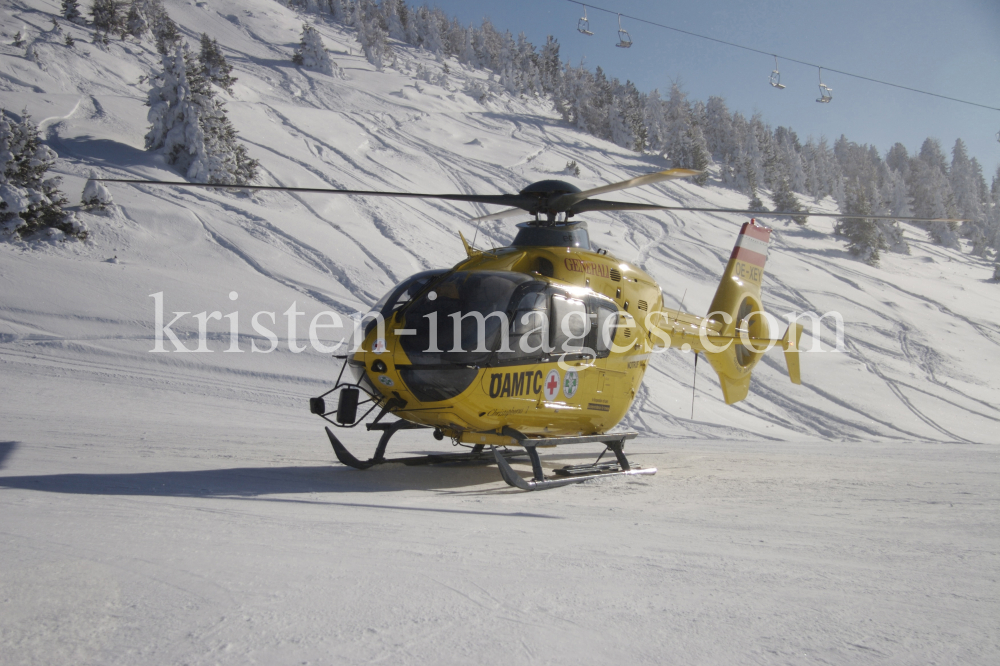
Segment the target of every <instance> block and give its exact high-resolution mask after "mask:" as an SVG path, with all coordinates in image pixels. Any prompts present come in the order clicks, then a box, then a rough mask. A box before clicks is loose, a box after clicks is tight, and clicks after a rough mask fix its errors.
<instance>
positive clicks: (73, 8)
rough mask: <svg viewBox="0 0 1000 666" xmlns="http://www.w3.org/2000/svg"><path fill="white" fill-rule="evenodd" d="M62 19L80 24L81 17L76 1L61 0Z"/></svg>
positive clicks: (78, 4)
mask: <svg viewBox="0 0 1000 666" xmlns="http://www.w3.org/2000/svg"><path fill="white" fill-rule="evenodd" d="M60 11H61V12H62V17H63V18H64V19H66V20H67V21H71V22H73V23H82V22H83V15H82V14H80V3H79V2H77V0H62V9H61V10H60Z"/></svg>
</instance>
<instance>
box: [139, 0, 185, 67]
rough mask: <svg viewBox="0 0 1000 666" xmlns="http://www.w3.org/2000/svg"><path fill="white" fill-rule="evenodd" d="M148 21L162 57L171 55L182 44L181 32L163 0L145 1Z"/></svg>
mask: <svg viewBox="0 0 1000 666" xmlns="http://www.w3.org/2000/svg"><path fill="white" fill-rule="evenodd" d="M145 3H146V9H145V14H146V20H147V22H148V23H149V29H150V31H151V32H152V33H153V40H154V41H155V42H156V50H157V52H158V53H159V54H160V55H163V56H165V55H169V54H171V53H173V52H174V50H176V49H177V47H178V46H179V45H180V43H181V32H180V30H179V29H178V28H177V24H176V23H174V20H173V19H172V18H170V15H168V14H167V10H166V9H165V8H164V7H163V3H162V2H161V0H145Z"/></svg>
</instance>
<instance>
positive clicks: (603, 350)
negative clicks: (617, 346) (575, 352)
mask: <svg viewBox="0 0 1000 666" xmlns="http://www.w3.org/2000/svg"><path fill="white" fill-rule="evenodd" d="M591 305H592V306H593V310H594V314H595V315H596V316H595V319H596V325H595V326H594V331H593V347H592V348H593V349H594V351H596V352H597V358H605V357H607V356H608V354H610V353H611V345H612V343H614V341H615V333H616V332H617V331H618V308H617V307H615V304H614V303H613V302H611V301H610V300H609V301H608V302H607V303H605V302H602V301H600V300H598V299H596V298H592V299H591Z"/></svg>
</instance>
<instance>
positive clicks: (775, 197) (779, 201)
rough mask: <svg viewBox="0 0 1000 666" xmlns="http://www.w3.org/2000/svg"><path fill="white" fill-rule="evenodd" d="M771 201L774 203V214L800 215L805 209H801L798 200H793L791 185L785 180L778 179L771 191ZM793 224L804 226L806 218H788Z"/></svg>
mask: <svg viewBox="0 0 1000 666" xmlns="http://www.w3.org/2000/svg"><path fill="white" fill-rule="evenodd" d="M771 201H772V202H773V203H774V212H776V213H802V212H805V209H803V208H802V204H800V203H799V200H798V199H796V198H795V194H793V193H792V188H791V185H790V184H789V182H788V179H787V178H784V177H782V178H780V179H779V180H778V182H777V184H776V185H775V187H774V189H773V190H772V194H771ZM789 217H790V218H791V219H792V221H793V222H795V223H796V224H805V223H806V218H805V217H804V216H799V215H790V216H789Z"/></svg>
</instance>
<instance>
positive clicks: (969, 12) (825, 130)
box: [428, 0, 1000, 183]
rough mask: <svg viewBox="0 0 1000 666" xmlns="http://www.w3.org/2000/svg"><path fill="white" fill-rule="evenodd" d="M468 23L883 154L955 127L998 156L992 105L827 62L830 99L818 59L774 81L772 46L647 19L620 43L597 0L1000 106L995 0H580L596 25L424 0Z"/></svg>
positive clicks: (983, 157) (975, 152) (457, 0)
mask: <svg viewBox="0 0 1000 666" xmlns="http://www.w3.org/2000/svg"><path fill="white" fill-rule="evenodd" d="M428 4H430V5H432V6H437V7H439V8H441V9H443V10H444V11H445V12H446V13H448V15H449V16H453V17H457V18H459V19H460V20H461V21H462V22H463V23H464V24H469V23H476V24H477V25H478V24H479V23H480V22H481V21H482V19H483V17H484V16H488V17H489V18H490V19H491V20H492V21H493V24H494V25H495V26H496V27H497V28H499V29H501V30H510V31H511V32H512V33H514V34H515V35H516V34H517V33H518V32H524V33H525V35H526V36H527V37H528V39H529V40H530V41H532V42H533V43H534V44H535V45H536V47H540V46H541V45H542V44H544V43H545V37H546V36H547V35H549V34H551V35H554V36H555V37H556V38H557V39H558V40H559V44H560V53H561V55H562V57H563V60H567V59H569V60H570V61H571V62H573V63H574V64H577V63H579V62H580V61H581V59H582V60H585V62H586V64H587V66H588V67H589V68H590V69H594V68H595V67H597V66H600V67H601V68H602V69H604V70H605V72H607V73H608V75H609V76H614V77H617V78H619V79H620V80H622V81H624V80H626V79H631V80H632V81H633V82H634V83H635V84H636V85H637V86H638V87H639V89H640V90H643V91H646V92H648V91H650V90H652V89H654V88H658V89H660V90H661V91H668V90H669V89H670V85H671V83H672V82H678V83H680V84H681V85H682V88H683V90H684V91H685V92H687V93H688V95H689V98H690V99H692V100H697V99H700V100H703V101H706V100H707V99H708V97H709V96H711V95H718V96H721V97H723V98H725V99H726V101H727V103H728V105H729V108H730V110H734V111H735V110H738V111H740V112H742V113H744V114H745V115H747V116H749V115H750V114H752V113H754V112H755V111H759V112H760V113H761V115H762V116H763V118H764V121H765V122H767V123H768V124H770V125H772V126H778V125H784V126H787V127H791V128H792V129H793V130H795V131H796V132H797V133H798V135H799V136H800V138H801V139H802V140H803V141H804V140H805V139H806V138H807V137H809V136H813V137H815V138H819V137H820V136H826V137H827V139H828V140H829V141H830V142H831V143H832V142H833V140H835V139H836V138H837V137H839V136H840V135H841V134H844V135H846V136H847V138H848V139H850V140H851V141H855V142H857V143H867V144H871V145H874V146H876V147H877V148H878V149H879V150H880V151H881V152H882V153H883V154H884V153H885V151H886V150H888V149H889V148H890V147H891V146H892V145H893V144H894V143H896V142H901V143H903V145H905V146H906V148H907V149H908V150H909V151H910V153H911V154H914V153H916V152H918V151H919V150H920V145H921V144H922V143H923V142H924V140H925V139H926V138H928V137H934V138H936V139H938V140H940V141H941V144H942V146H943V147H944V149H945V152H946V154H948V156H949V159H950V156H951V150H952V147H953V146H954V144H955V140H956V139H957V138H961V139H962V140H963V141H964V142H965V144H966V146H967V148H968V150H969V153H970V155H971V156H973V157H976V158H978V159H979V161H980V163H981V164H982V165H983V171H984V175H985V176H986V180H987V183H989V182H990V181H991V180H992V178H993V176H994V175H995V174H996V172H997V167H998V166H1000V142H998V140H997V132H998V131H1000V111H998V110H990V109H984V108H979V107H974V106H968V105H965V104H959V103H957V102H951V101H946V100H942V99H937V98H935V97H930V96H927V95H921V94H917V93H913V92H908V91H905V90H898V89H895V88H891V87H887V86H883V85H877V84H874V83H870V82H866V81H861V80H858V79H854V78H850V77H847V76H843V75H841V74H835V73H832V72H825V71H824V73H823V83H825V84H826V85H827V86H829V87H830V88H832V89H833V101H832V102H830V103H829V104H818V103H817V102H816V98H817V97H819V79H818V74H819V73H818V71H817V69H816V68H813V67H807V66H804V65H799V64H795V63H792V62H787V61H782V59H781V58H780V57H779V60H778V68H779V70H780V71H781V82H782V83H783V84H785V85H786V88H785V89H784V90H778V89H776V88H772V87H771V86H770V85H769V84H768V76H769V75H770V73H771V70H773V69H774V65H775V63H774V58H772V57H771V56H768V55H763V54H757V53H751V52H748V51H744V50H741V49H737V48H734V47H730V46H724V45H721V44H717V43H713V42H709V41H706V40H703V39H698V38H696V37H692V36H688V35H684V34H680V33H677V32H674V31H670V30H665V29H662V28H658V27H655V26H651V25H648V24H643V23H640V22H637V21H635V20H630V19H628V18H623V19H622V25H623V27H624V28H625V29H626V30H627V31H628V32H629V34H630V35H631V37H632V42H633V45H632V47H631V48H628V49H624V48H616V46H615V44H616V43H617V41H618V19H617V17H616V16H615V14H613V13H612V14H609V13H606V12H603V11H600V10H599V9H597V8H596V7H601V8H604V9H608V10H613V11H614V12H621V13H622V14H627V15H630V16H633V17H637V18H641V19H645V20H648V21H652V22H655V23H660V24H664V25H668V26H672V27H675V28H679V29H682V30H687V31H690V32H695V33H699V34H702V35H707V36H709V37H713V38H716V39H720V40H724V41H729V42H735V43H737V44H741V45H744V46H749V47H752V48H755V49H759V50H761V51H765V52H766V53H773V54H777V55H779V56H785V57H788V58H794V59H797V60H801V61H805V62H809V63H814V64H818V65H822V66H825V67H829V68H833V69H839V70H842V71H845V72H851V73H855V74H860V75H863V76H867V77H870V78H875V79H881V80H883V81H889V82H892V83H896V84H899V85H903V86H908V87H912V88H918V89H921V90H927V91H930V92H935V93H938V94H941V95H947V96H951V97H957V98H960V99H965V100H969V101H973V102H978V103H979V104H984V105H986V106H990V107H994V108H996V109H1000V77H998V76H997V74H998V73H1000V0H952V1H951V2H941V1H940V0H937V1H934V2H931V1H930V0H867V1H862V0H840V1H838V2H806V1H795V0H747V1H742V2H735V1H725V0H722V1H720V0H716V1H702V2H684V3H681V2H664V1H663V0H658V1H657V0H602V2H600V3H598V4H597V5H592V6H590V8H589V9H588V10H587V16H588V18H589V20H590V29H591V31H592V32H593V33H594V35H593V36H585V35H582V34H580V33H579V32H577V30H576V27H577V19H579V18H580V17H581V16H582V14H583V7H582V6H581V5H579V4H575V3H572V2H568V1H567V0H532V1H531V2H525V1H524V0H513V1H508V2H482V1H480V0H473V1H470V0H433V1H431V2H428Z"/></svg>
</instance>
